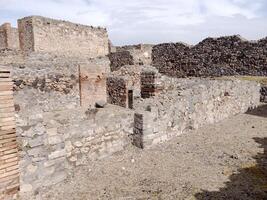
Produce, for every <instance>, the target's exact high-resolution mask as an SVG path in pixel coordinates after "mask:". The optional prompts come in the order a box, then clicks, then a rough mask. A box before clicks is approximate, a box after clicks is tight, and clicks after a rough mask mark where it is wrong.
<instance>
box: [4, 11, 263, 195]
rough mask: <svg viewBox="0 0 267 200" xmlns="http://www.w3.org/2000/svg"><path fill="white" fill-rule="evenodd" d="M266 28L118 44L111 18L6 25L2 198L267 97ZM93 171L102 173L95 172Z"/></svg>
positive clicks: (26, 20) (31, 191) (24, 21)
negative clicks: (261, 33) (92, 22)
mask: <svg viewBox="0 0 267 200" xmlns="http://www.w3.org/2000/svg"><path fill="white" fill-rule="evenodd" d="M266 75H267V38H264V39H261V40H259V41H246V40H244V39H242V38H240V37H239V36H229V37H221V38H207V39H205V40H203V41H202V42H200V43H199V44H197V45H195V46H189V45H185V44H182V43H166V44H158V45H149V44H140V45H132V46H123V47H115V46H113V45H112V44H111V42H110V41H109V38H108V33H107V30H106V29H105V28H100V27H92V26H86V25H80V24H74V23H71V22H66V21H61V20H54V19H49V18H45V17H40V16H30V17H25V18H22V19H19V20H18V28H13V27H11V25H10V24H9V23H5V24H3V25H2V26H0V199H4V198H6V199H8V198H9V197H10V198H11V197H12V196H13V195H19V196H22V197H23V196H24V195H28V194H35V193H36V192H38V191H39V190H41V189H42V188H45V187H48V186H51V185H53V184H57V183H60V182H62V181H64V180H65V179H66V178H67V177H68V176H71V174H72V173H73V172H74V171H75V170H76V169H77V168H78V167H79V166H82V165H86V164H88V163H89V162H91V161H92V160H96V159H101V158H104V157H107V156H110V155H112V154H113V153H115V152H119V151H123V149H124V148H125V147H126V146H128V145H134V146H136V147H138V148H142V149H143V148H150V147H151V146H153V145H155V144H158V143H161V142H164V141H167V140H171V139H172V138H173V137H174V136H177V135H181V134H183V133H187V132H188V131H189V130H192V129H198V128H199V127H202V126H204V125H205V124H212V123H216V122H219V121H221V120H223V119H226V118H228V117H230V116H233V115H236V114H238V113H245V112H246V111H247V110H248V109H251V108H255V107H257V106H259V105H260V102H267V83H265V82H257V81H253V80H248V79H249V78H240V77H239V76H261V77H264V76H266ZM92 181H93V180H92Z"/></svg>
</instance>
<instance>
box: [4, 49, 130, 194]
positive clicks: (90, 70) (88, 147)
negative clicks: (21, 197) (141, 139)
mask: <svg viewBox="0 0 267 200" xmlns="http://www.w3.org/2000/svg"><path fill="white" fill-rule="evenodd" d="M107 63H109V62H108V59H107V58H95V59H88V60H86V59H85V60H80V62H78V61H77V60H72V59H70V58H65V57H58V56H56V57H54V56H52V55H39V54H35V55H34V56H33V55H29V56H27V57H26V58H25V59H24V61H23V62H18V63H12V64H9V65H10V66H12V67H13V71H12V76H13V77H12V78H13V81H14V100H15V110H16V122H17V135H18V143H19V149H20V160H21V161H20V164H19V168H20V171H21V175H20V187H21V192H22V194H24V193H28V192H38V190H39V189H40V188H42V187H46V186H49V185H52V184H56V183H58V182H61V181H63V180H64V179H65V178H66V177H67V176H68V175H69V174H71V173H72V170H75V167H77V166H79V165H82V164H86V163H88V162H90V161H91V160H93V159H100V158H103V157H105V156H108V155H110V154H112V153H114V152H117V151H121V150H122V149H123V148H124V147H125V146H126V145H128V144H129V143H130V139H129V137H128V135H131V134H132V130H133V114H134V113H133V112H132V111H131V110H128V109H127V110H124V109H123V108H120V107H117V106H112V105H108V106H105V108H103V109H87V108H88V107H90V105H89V104H90V103H91V102H92V101H91V100H92V99H89V100H90V101H89V103H88V102H87V101H86V103H85V104H84V105H85V106H84V108H83V107H81V106H80V103H81V101H82V100H88V99H86V98H84V99H83V95H82V93H83V90H82V84H80V80H79V77H81V78H83V77H84V76H88V77H89V79H90V80H91V79H92V78H93V80H94V81H91V82H90V83H85V84H87V85H88V87H89V86H90V87H92V88H93V89H92V88H91V90H89V89H90V88H88V87H86V89H85V90H84V92H85V93H86V92H90V94H91V95H92V97H94V101H96V99H97V95H98V94H101V95H104V96H101V97H105V99H106V96H107V95H106V89H105V88H106V83H105V81H104V83H105V84H104V85H103V83H101V84H100V86H99V87H97V84H95V81H97V82H98V81H99V80H96V79H97V78H98V76H101V77H102V76H103V78H104V79H105V77H104V75H105V74H106V73H107V72H109V68H108V67H107V65H106V64H107ZM79 69H80V70H79ZM80 74H82V76H80ZM101 77H100V80H101ZM95 88H97V89H95ZM98 89H100V90H98ZM104 89H105V90H104ZM103 90H104V93H102V91H103ZM94 91H96V92H99V91H100V92H101V93H96V94H95V95H96V96H94V94H93V92H94ZM90 94H89V96H90ZM93 104H94V103H93Z"/></svg>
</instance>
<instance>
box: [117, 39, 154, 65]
mask: <svg viewBox="0 0 267 200" xmlns="http://www.w3.org/2000/svg"><path fill="white" fill-rule="evenodd" d="M152 48H153V45H150V44H138V45H127V46H122V47H116V51H117V52H122V51H128V52H129V53H130V55H131V56H132V57H133V61H134V64H136V65H151V62H152Z"/></svg>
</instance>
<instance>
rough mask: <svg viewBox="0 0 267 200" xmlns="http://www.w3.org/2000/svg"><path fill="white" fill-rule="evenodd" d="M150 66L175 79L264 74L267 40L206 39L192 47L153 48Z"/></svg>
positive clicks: (266, 69)
mask: <svg viewBox="0 0 267 200" xmlns="http://www.w3.org/2000/svg"><path fill="white" fill-rule="evenodd" d="M152 60H153V62H152V65H153V66H155V67H156V68H158V69H159V72H160V73H163V74H167V75H170V76H174V77H187V76H222V75H225V76H229V75H257V76H266V75H267V39H266V38H264V39H261V40H259V41H256V42H250V41H246V40H243V39H242V38H240V37H239V36H229V37H221V38H207V39H205V40H203V41H202V42H200V43H199V44H197V45H195V46H189V45H185V44H182V43H165V44H159V45H155V46H154V47H153V50H152Z"/></svg>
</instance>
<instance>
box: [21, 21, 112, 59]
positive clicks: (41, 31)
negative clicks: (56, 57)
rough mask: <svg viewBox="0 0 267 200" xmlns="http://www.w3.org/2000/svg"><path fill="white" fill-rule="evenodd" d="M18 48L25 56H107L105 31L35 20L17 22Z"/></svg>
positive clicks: (66, 23) (64, 22)
mask: <svg viewBox="0 0 267 200" xmlns="http://www.w3.org/2000/svg"><path fill="white" fill-rule="evenodd" d="M18 28H19V37H20V48H21V49H22V50H23V51H26V52H32V51H36V52H52V53H55V54H64V55H76V56H86V57H97V56H105V55H107V54H108V53H109V42H108V35H107V30H106V29H104V28H94V27H92V26H85V25H80V24H74V23H71V22H66V21H61V20H54V19H49V18H44V17H39V16H31V17H25V18H23V19H19V20H18Z"/></svg>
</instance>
